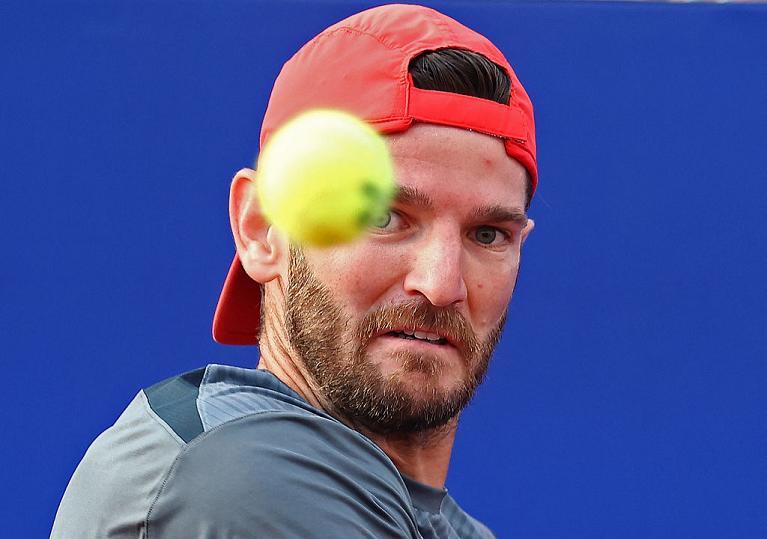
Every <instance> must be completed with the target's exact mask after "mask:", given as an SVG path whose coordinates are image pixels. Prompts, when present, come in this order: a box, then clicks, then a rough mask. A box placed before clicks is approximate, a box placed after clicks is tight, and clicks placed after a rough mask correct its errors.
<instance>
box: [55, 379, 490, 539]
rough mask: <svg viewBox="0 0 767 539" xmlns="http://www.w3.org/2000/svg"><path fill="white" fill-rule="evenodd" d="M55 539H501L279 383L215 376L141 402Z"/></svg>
mask: <svg viewBox="0 0 767 539" xmlns="http://www.w3.org/2000/svg"><path fill="white" fill-rule="evenodd" d="M51 537H52V538H59V537H62V538H75V537H76V538H80V537H98V538H103V537H121V538H123V537H124V538H128V537H132V538H135V537H140V538H150V537H161V538H185V539H188V538H198V537H199V538H203V537H205V538H227V537H231V538H235V537H238V538H245V537H255V538H274V539H278V538H286V539H288V538H289V539H298V538H302V539H312V538H317V539H320V538H322V539H338V538H344V539H347V538H348V539H356V538H370V539H374V538H375V539H383V538H419V539H421V538H422V539H437V538H440V539H448V538H450V539H453V538H466V539H468V538H472V539H473V538H482V539H488V538H492V537H494V536H493V534H492V533H491V532H490V531H489V530H488V529H487V527H485V526H484V525H483V524H481V523H480V522H478V521H477V520H475V519H473V518H472V517H471V516H469V515H468V514H466V513H465V512H464V511H463V510H462V509H461V508H460V507H459V506H458V504H457V503H456V502H455V501H454V500H453V498H452V497H451V496H450V495H449V494H448V493H447V491H446V490H444V489H435V488H433V487H430V486H428V485H424V484H422V483H418V482H416V481H414V480H412V479H409V478H407V477H405V476H403V475H401V474H400V473H399V471H398V470H397V468H396V467H395V466H394V464H393V463H392V461H391V460H390V459H389V458H388V457H387V456H386V454H385V453H384V452H383V451H382V450H381V449H380V448H379V447H378V446H377V445H375V444H374V443H373V442H372V441H370V440H369V439H368V438H366V437H365V436H363V435H362V434H360V433H359V432H357V431H355V430H353V429H350V428H348V427H347V426H346V425H344V424H343V423H341V422H340V421H338V420H336V419H334V418H333V417H331V416H329V415H327V414H326V413H324V412H323V411H321V410H319V409H317V408H314V407H312V406H310V405H309V404H308V403H307V402H306V401H305V400H304V399H302V398H301V397H300V396H299V395H298V394H297V393H295V392H294V391H293V390H291V389H290V388H289V387H288V386H286V385H285V384H283V383H282V382H280V381H279V380H278V379H277V378H276V377H275V376H274V375H272V374H271V373H269V372H267V371H263V370H255V369H242V368H237V367H227V366H222V365H209V366H208V367H206V368H204V369H199V370H196V371H192V372H189V373H186V374H183V375H180V376H177V377H174V378H170V379H168V380H165V381H163V382H160V383H159V384H156V385H154V386H152V387H150V388H148V389H145V390H142V391H140V392H139V393H138V395H136V397H135V398H134V399H133V401H132V402H131V403H130V405H129V406H128V408H127V409H126V410H125V411H124V412H123V414H122V415H121V416H120V417H119V419H118V420H117V422H116V423H115V424H114V425H113V426H112V427H111V428H109V429H107V430H106V431H105V432H104V433H102V434H101V435H100V436H99V437H98V438H97V439H96V440H95V441H94V442H93V444H92V445H91V447H90V448H89V449H88V451H87V453H86V454H85V457H84V458H83V460H82V462H81V463H80V465H79V466H78V467H77V469H76V470H75V473H74V475H73V476H72V479H71V481H70V483H69V486H68V487H67V489H66V492H65V493H64V497H63V499H62V501H61V505H60V506H59V510H58V512H57V514H56V520H55V522H54V525H53V531H52V532H51Z"/></svg>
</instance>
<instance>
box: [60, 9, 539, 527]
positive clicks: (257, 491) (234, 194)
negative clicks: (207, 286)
mask: <svg viewBox="0 0 767 539" xmlns="http://www.w3.org/2000/svg"><path fill="white" fill-rule="evenodd" d="M317 107H322V108H338V109H342V110H346V111H348V112H351V113H353V114H356V115H358V116H359V117H361V118H363V119H365V120H366V121H368V122H369V123H370V124H371V125H373V126H375V127H376V128H377V129H378V130H379V131H381V132H382V133H386V134H387V142H388V144H389V148H390V150H391V154H392V158H393V162H394V165H395V173H396V178H397V183H398V186H399V190H398V194H397V197H396V200H395V202H394V204H393V206H392V210H391V212H390V213H389V215H388V216H387V217H386V218H384V219H382V220H381V221H379V222H377V223H375V224H374V225H373V226H371V228H370V230H369V231H368V232H367V233H366V234H365V236H364V237H363V238H362V239H361V240H359V241H356V242H354V243H350V244H346V245H340V246H336V247H332V248H325V249H320V248H311V247H303V248H299V247H297V246H294V245H291V244H290V242H289V241H288V240H287V238H286V237H285V236H284V235H283V234H282V233H281V232H280V231H279V230H276V229H275V228H273V227H270V226H269V223H268V222H267V221H266V220H265V219H264V217H263V215H262V212H261V210H260V207H259V202H258V199H257V198H256V197H252V196H250V193H251V191H252V190H253V186H254V185H255V184H256V183H257V182H258V172H257V171H254V170H250V169H244V170H241V171H240V172H238V173H237V174H236V175H235V177H234V180H233V182H232V188H231V196H230V218H231V224H232V230H233V233H234V239H235V243H236V247H237V254H236V256H235V259H234V262H233V264H232V266H231V269H230V272H229V275H228V277H227V280H226V283H225V285H224V290H223V292H222V295H221V299H220V301H219V305H218V309H217V312H216V316H215V319H214V328H213V333H214V337H215V338H216V340H218V341H219V342H222V343H229V344H256V343H257V344H259V346H260V353H261V356H260V361H259V364H258V369H256V370H249V369H239V368H232V367H225V366H220V365H209V366H208V367H207V368H204V369H200V370H197V371H193V372H190V373H187V374H184V375H182V376H179V377H176V378H172V379H170V380H166V381H165V382H161V383H160V384H157V385H155V386H153V387H151V388H148V389H145V390H143V391H141V392H140V393H139V394H138V395H137V396H136V398H135V399H134V401H133V402H132V403H131V404H130V405H129V407H128V408H127V409H126V411H125V412H124V413H123V415H122V416H121V417H120V418H119V419H118V420H117V422H116V423H115V425H114V426H113V427H112V428H110V429H108V430H107V431H106V432H105V433H103V434H102V435H101V436H100V437H99V438H98V439H97V440H96V441H95V442H94V444H93V445H92V446H91V448H90V449H89V450H88V453H87V454H86V456H85V458H84V459H83V461H82V463H81V464H80V466H79V467H78V469H77V471H76V472H75V474H74V476H73V478H72V480H71V482H70V484H69V486H68V488H67V491H66V493H65V495H64V498H63V500H62V502H61V506H60V508H59V511H58V514H57V517H56V521H55V523H54V528H53V532H52V536H54V537H86V536H87V537H107V536H109V537H265V538H283V537H284V538H315V537H316V538H357V537H366V538H388V537H392V538H395V537H396V538H404V537H408V538H421V537H422V538H427V539H428V538H454V537H461V538H474V537H481V538H486V537H493V535H492V533H491V532H490V531H489V530H488V529H487V527H485V526H484V525H482V524H481V523H479V522H478V521H476V520H475V519H473V518H472V517H470V516H469V515H467V514H466V513H465V512H464V511H463V510H461V509H460V507H459V506H458V504H457V503H456V502H455V501H454V500H453V499H452V498H451V497H450V496H449V495H448V494H447V492H446V491H445V489H444V483H445V478H446V475H447V469H448V464H449V461H450V453H451V449H452V445H453V441H454V436H455V432H456V427H457V421H458V416H459V413H460V411H461V409H462V408H463V407H465V406H466V404H467V403H468V402H469V400H470V399H471V397H472V395H473V394H474V392H475V390H476V388H477V386H478V385H479V384H480V383H481V381H482V379H483V376H484V374H485V371H486V369H487V365H488V362H489V359H490V355H491V353H492V350H493V348H494V346H495V344H496V342H497V340H498V338H499V335H500V333H501V330H502V327H503V323H504V320H505V315H506V310H507V306H508V302H509V300H510V298H511V295H512V292H513V290H514V285H515V282H516V278H517V272H518V270H519V262H520V250H521V246H522V243H523V242H524V240H525V238H526V236H527V235H528V234H529V233H530V231H531V230H532V228H533V222H532V220H530V219H528V218H527V216H526V209H527V206H528V204H529V200H530V197H531V196H532V193H533V191H534V189H535V185H536V181H537V169H536V161H535V146H534V124H533V116H532V105H531V104H530V101H529V98H528V97H527V95H526V93H525V91H524V89H523V88H522V86H521V84H520V83H519V81H518V80H517V79H516V76H515V75H514V73H513V71H512V70H511V67H510V66H509V64H508V62H507V61H506V59H505V58H504V57H503V55H502V54H501V53H500V52H499V51H498V50H497V49H496V48H495V47H494V46H493V45H492V44H491V43H490V42H489V41H487V40H486V39H485V38H484V37H482V36H480V35H479V34H476V33H475V32H473V31H471V30H469V29H467V28H465V27H464V26H462V25H460V24H459V23H457V22H456V21H454V20H452V19H450V18H448V17H445V16H444V15H441V14H439V13H437V12H436V11H433V10H431V9H427V8H423V7H419V6H403V5H397V6H383V7H379V8H374V9H371V10H368V11H365V12H362V13H359V14H357V15H354V16H352V17H350V18H349V19H346V20H344V21H342V22H340V23H338V24H336V25H334V26H332V27H330V28H329V29H327V30H326V31H324V32H322V33H321V34H320V35H319V36H317V37H316V38H314V39H313V40H312V41H310V42H309V43H308V44H307V45H305V46H304V47H303V48H302V49H301V50H300V51H299V52H298V53H297V54H296V55H295V56H294V57H293V58H292V59H291V60H290V61H289V62H287V63H286V64H285V66H284V67H283V70H282V72H281V73H280V75H279V77H278V79H277V81H276V82H275V85H274V89H273V92H272V96H271V98H270V102H269V106H268V109H267V112H266V115H265V118H264V123H263V126H262V136H261V144H262V145H263V144H265V143H266V142H267V141H268V139H269V136H270V135H271V134H272V133H273V132H274V130H275V129H276V128H278V127H279V126H280V125H282V124H283V123H284V122H285V121H286V120H287V119H289V118H291V117H293V116H295V115H296V114H298V113H300V112H302V111H304V110H307V109H310V108H317Z"/></svg>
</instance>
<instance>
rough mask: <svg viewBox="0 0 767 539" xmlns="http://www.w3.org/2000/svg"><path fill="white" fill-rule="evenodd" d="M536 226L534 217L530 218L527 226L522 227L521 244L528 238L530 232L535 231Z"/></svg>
mask: <svg viewBox="0 0 767 539" xmlns="http://www.w3.org/2000/svg"><path fill="white" fill-rule="evenodd" d="M534 228H535V221H533V220H532V219H528V220H527V223H526V224H525V228H523V229H522V242H521V245H524V243H525V240H526V239H527V236H528V235H529V234H530V232H532V231H533V229H534Z"/></svg>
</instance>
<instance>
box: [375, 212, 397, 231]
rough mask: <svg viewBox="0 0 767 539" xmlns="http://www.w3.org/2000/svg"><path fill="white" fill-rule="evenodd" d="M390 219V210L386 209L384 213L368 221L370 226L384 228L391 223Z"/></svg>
mask: <svg viewBox="0 0 767 539" xmlns="http://www.w3.org/2000/svg"><path fill="white" fill-rule="evenodd" d="M391 220H392V212H391V210H390V211H387V212H386V213H382V214H381V215H378V216H376V217H374V218H373V221H372V222H371V223H370V226H372V227H375V228H386V227H388V226H389V225H390V224H391Z"/></svg>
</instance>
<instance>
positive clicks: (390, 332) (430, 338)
mask: <svg viewBox="0 0 767 539" xmlns="http://www.w3.org/2000/svg"><path fill="white" fill-rule="evenodd" d="M375 337H394V338H400V339H412V340H417V341H421V342H423V343H426V344H433V345H438V346H440V345H441V346H452V347H454V348H460V346H459V344H460V343H458V342H457V341H456V339H454V338H453V337H451V336H450V335H448V334H447V333H446V332H443V331H439V330H435V329H432V328H428V329H427V328H418V327H410V328H392V329H387V330H385V331H381V332H378V333H377V334H376V335H375Z"/></svg>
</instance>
